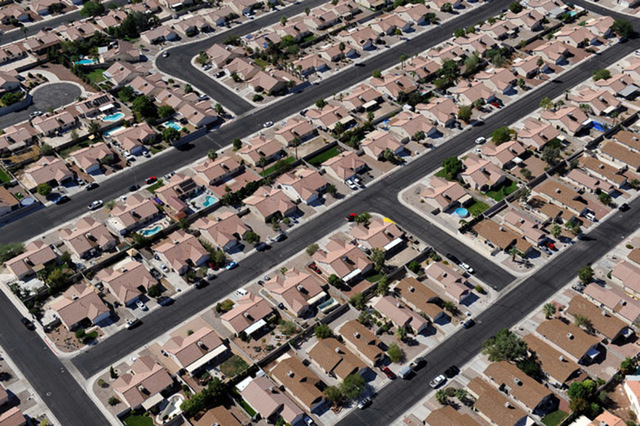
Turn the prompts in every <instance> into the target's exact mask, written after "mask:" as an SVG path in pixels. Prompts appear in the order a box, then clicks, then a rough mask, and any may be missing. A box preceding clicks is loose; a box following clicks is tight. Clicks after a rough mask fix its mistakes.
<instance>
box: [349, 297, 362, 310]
mask: <svg viewBox="0 0 640 426" xmlns="http://www.w3.org/2000/svg"><path fill="white" fill-rule="evenodd" d="M349 303H351V306H353V307H354V308H356V309H357V310H359V311H362V310H364V308H365V300H364V295H363V294H362V293H356V294H354V295H353V296H351V297H350V298H349Z"/></svg>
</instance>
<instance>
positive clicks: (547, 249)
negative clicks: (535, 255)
mask: <svg viewBox="0 0 640 426" xmlns="http://www.w3.org/2000/svg"><path fill="white" fill-rule="evenodd" d="M540 250H542V251H543V252H544V253H546V254H548V255H549V256H551V255H552V254H553V252H552V251H551V250H549V248H548V247H547V246H544V245H543V246H540Z"/></svg>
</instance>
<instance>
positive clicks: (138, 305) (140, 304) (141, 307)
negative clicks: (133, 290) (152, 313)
mask: <svg viewBox="0 0 640 426" xmlns="http://www.w3.org/2000/svg"><path fill="white" fill-rule="evenodd" d="M136 306H137V307H138V308H140V309H142V310H143V311H146V310H147V309H149V308H147V305H145V304H144V302H143V301H142V300H137V301H136Z"/></svg>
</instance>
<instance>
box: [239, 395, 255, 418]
mask: <svg viewBox="0 0 640 426" xmlns="http://www.w3.org/2000/svg"><path fill="white" fill-rule="evenodd" d="M238 402H239V403H240V405H242V408H244V411H246V412H247V414H249V416H251V417H253V416H255V415H256V412H255V411H254V409H253V408H251V406H250V405H249V404H248V403H247V401H245V400H244V399H242V398H240V400H239V401H238Z"/></svg>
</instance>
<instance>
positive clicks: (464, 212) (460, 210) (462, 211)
mask: <svg viewBox="0 0 640 426" xmlns="http://www.w3.org/2000/svg"><path fill="white" fill-rule="evenodd" d="M454 215H456V216H458V217H459V218H460V219H464V218H466V217H469V211H468V210H467V209H465V208H463V207H460V208H457V209H456V211H455V213H454Z"/></svg>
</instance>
